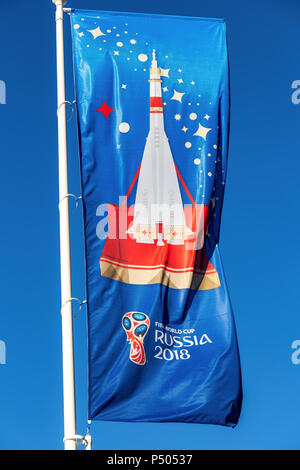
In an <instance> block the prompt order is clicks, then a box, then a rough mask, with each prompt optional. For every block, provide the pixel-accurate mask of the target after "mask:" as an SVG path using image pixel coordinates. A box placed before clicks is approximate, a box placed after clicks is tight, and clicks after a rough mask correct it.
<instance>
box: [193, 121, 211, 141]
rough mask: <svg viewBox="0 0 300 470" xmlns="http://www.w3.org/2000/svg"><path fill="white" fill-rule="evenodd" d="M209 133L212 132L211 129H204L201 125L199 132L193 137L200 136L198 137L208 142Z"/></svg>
mask: <svg viewBox="0 0 300 470" xmlns="http://www.w3.org/2000/svg"><path fill="white" fill-rule="evenodd" d="M209 131H211V129H209V128H208V127H203V126H201V124H200V123H199V127H198V130H197V131H196V132H195V134H193V135H198V136H200V137H202V138H203V139H204V140H206V135H207V133H208V132H209Z"/></svg>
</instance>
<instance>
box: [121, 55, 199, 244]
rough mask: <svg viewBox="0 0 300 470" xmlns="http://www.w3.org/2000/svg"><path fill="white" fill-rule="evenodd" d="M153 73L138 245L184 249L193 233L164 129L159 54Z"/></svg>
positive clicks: (139, 202) (134, 232)
mask: <svg viewBox="0 0 300 470" xmlns="http://www.w3.org/2000/svg"><path fill="white" fill-rule="evenodd" d="M152 56H153V59H152V64H151V69H150V80H149V83H150V131H149V134H148V137H147V140H146V146H145V149H144V153H143V159H142V163H141V168H140V174H139V180H138V185H137V192H136V199H135V207H134V218H133V225H132V227H131V228H130V229H129V230H128V233H131V234H132V235H133V237H134V238H135V240H136V242H138V243H149V244H154V243H155V241H156V245H157V246H164V245H165V243H168V244H174V245H182V244H184V241H185V240H186V239H187V235H191V234H193V232H192V231H191V230H190V229H189V228H188V227H187V225H186V221H185V215H184V209H183V204H182V198H181V193H180V188H179V182H178V178H177V174H176V168H175V164H174V160H173V157H172V152H171V149H170V145H169V141H168V138H167V136H166V133H165V129H164V115H163V103H162V93H161V81H162V80H161V77H160V69H159V67H158V66H157V61H156V55H155V50H153V54H152Z"/></svg>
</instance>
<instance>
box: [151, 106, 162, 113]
mask: <svg viewBox="0 0 300 470" xmlns="http://www.w3.org/2000/svg"><path fill="white" fill-rule="evenodd" d="M162 110H163V109H162V108H151V106H150V112H151V111H162Z"/></svg>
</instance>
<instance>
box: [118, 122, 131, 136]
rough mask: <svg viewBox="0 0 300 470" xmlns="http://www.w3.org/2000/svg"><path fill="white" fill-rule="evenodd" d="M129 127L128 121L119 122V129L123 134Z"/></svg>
mask: <svg viewBox="0 0 300 470" xmlns="http://www.w3.org/2000/svg"><path fill="white" fill-rule="evenodd" d="M129 129H130V125H129V124H128V122H121V124H120V125H119V131H120V132H122V133H123V134H126V132H128V131H129Z"/></svg>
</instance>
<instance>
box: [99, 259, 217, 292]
mask: <svg viewBox="0 0 300 470" xmlns="http://www.w3.org/2000/svg"><path fill="white" fill-rule="evenodd" d="M100 270H101V275H102V276H104V277H108V278H110V279H113V280H114V281H121V282H124V283H126V284H136V285H146V284H163V285H165V286H168V287H170V288H172V289H193V290H209V289H215V288H216V287H219V286H220V279H219V275H218V273H217V271H216V270H215V269H214V268H213V267H211V269H207V270H206V271H205V272H203V273H201V272H195V271H191V270H190V269H188V268H187V269H186V270H184V269H180V270H179V269H178V270H172V271H170V270H168V269H167V268H166V267H161V266H159V267H156V266H135V265H123V264H122V263H116V262H112V261H111V260H109V259H106V260H105V259H103V258H101V260H100Z"/></svg>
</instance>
